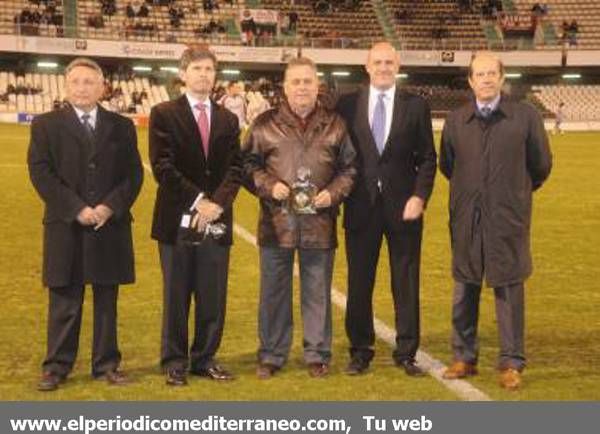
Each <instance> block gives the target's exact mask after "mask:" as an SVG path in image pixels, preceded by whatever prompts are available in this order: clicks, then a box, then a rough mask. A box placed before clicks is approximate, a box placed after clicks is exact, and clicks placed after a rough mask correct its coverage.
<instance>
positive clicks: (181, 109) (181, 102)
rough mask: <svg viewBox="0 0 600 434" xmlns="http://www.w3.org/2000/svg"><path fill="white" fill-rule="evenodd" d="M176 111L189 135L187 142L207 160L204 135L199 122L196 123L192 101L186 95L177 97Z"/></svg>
mask: <svg viewBox="0 0 600 434" xmlns="http://www.w3.org/2000/svg"><path fill="white" fill-rule="evenodd" d="M176 111H177V113H176V115H177V119H178V123H179V124H180V125H181V128H182V130H183V131H184V133H185V135H186V136H187V137H188V140H187V142H188V143H189V146H191V147H193V148H194V149H195V150H196V152H198V153H199V154H200V155H202V157H203V158H204V160H205V161H206V155H204V148H203V146H202V137H200V131H199V130H198V124H197V123H196V118H195V117H194V113H193V112H192V108H191V107H190V103H189V102H188V99H187V97H186V96H185V95H182V96H180V97H179V99H177V106H176ZM211 117H212V116H211ZM211 123H212V121H211ZM211 135H212V132H211ZM209 142H210V140H209ZM209 146H210V145H209Z"/></svg>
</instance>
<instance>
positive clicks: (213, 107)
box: [202, 100, 223, 160]
mask: <svg viewBox="0 0 600 434" xmlns="http://www.w3.org/2000/svg"><path fill="white" fill-rule="evenodd" d="M221 116H222V113H221V108H220V107H219V106H217V103H216V102H214V101H213V100H211V101H210V131H209V136H208V160H214V159H215V157H216V156H217V154H219V153H220V151H221V147H220V146H219V145H218V144H217V139H218V138H219V135H220V130H221V128H223V122H222V121H221ZM202 152H204V150H203V151H202Z"/></svg>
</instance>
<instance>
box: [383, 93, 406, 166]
mask: <svg viewBox="0 0 600 434" xmlns="http://www.w3.org/2000/svg"><path fill="white" fill-rule="evenodd" d="M404 106H405V104H404V95H403V94H402V92H400V90H399V89H398V87H396V92H395V95H394V110H393V111H392V125H391V126H390V133H389V135H388V137H387V140H386V142H385V148H384V149H383V153H382V154H381V156H382V157H383V156H384V155H385V154H386V153H387V152H390V151H389V149H390V147H391V146H392V144H393V143H394V142H395V141H394V140H393V138H394V136H395V135H397V134H398V131H399V130H400V127H401V126H402V123H403V121H404V110H405V107H404Z"/></svg>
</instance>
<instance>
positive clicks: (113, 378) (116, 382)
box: [96, 369, 129, 386]
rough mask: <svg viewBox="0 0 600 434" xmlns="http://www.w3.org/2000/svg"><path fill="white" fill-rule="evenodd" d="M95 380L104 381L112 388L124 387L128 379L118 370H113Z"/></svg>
mask: <svg viewBox="0 0 600 434" xmlns="http://www.w3.org/2000/svg"><path fill="white" fill-rule="evenodd" d="M96 379H97V380H105V381H106V382H107V383H108V384H110V385H112V386H124V385H126V384H129V378H127V375H125V373H124V372H123V371H119V370H118V369H114V370H112V371H108V372H106V373H104V374H102V375H100V376H99V377H97V378H96Z"/></svg>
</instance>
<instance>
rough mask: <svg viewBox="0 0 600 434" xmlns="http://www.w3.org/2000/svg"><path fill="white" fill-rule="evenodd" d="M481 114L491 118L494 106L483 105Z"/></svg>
mask: <svg viewBox="0 0 600 434" xmlns="http://www.w3.org/2000/svg"><path fill="white" fill-rule="evenodd" d="M481 114H482V116H483V117H484V118H486V119H487V118H489V117H490V115H491V114H492V108H491V107H490V106H489V105H484V106H483V107H481Z"/></svg>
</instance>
